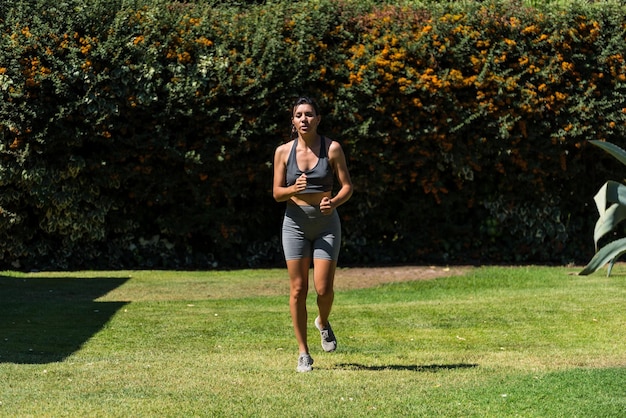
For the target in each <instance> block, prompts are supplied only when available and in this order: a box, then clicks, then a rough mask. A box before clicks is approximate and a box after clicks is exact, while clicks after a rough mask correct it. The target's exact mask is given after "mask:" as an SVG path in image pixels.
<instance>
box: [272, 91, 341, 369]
mask: <svg viewBox="0 0 626 418" xmlns="http://www.w3.org/2000/svg"><path fill="white" fill-rule="evenodd" d="M320 121H321V115H320V112H319V108H318V106H317V104H316V103H315V101H314V100H313V99H311V98H307V97H302V98H300V99H298V100H297V101H296V103H295V104H294V106H293V110H292V119H291V122H292V137H293V139H292V140H291V141H289V142H288V143H286V144H283V145H280V146H279V147H278V148H277V149H276V152H275V155H274V182H273V195H274V199H276V201H277V202H287V208H286V210H285V217H284V219H283V226H282V244H283V250H284V253H285V260H286V263H287V272H288V274H289V281H290V295H289V309H290V312H291V319H292V322H293V327H294V332H295V335H296V340H297V342H298V347H299V350H300V355H299V357H298V366H297V368H296V370H297V371H299V372H308V371H311V370H312V365H313V359H312V358H311V355H310V354H309V346H308V344H307V308H306V299H307V294H308V290H309V269H310V267H311V261H312V262H313V283H314V286H315V291H316V293H317V307H318V316H317V318H315V321H314V324H315V327H316V328H317V329H318V330H319V331H320V336H321V340H322V348H323V349H324V351H327V352H330V351H334V350H335V349H336V348H337V339H336V338H335V334H334V333H333V329H332V328H331V326H330V322H328V317H329V315H330V311H331V308H332V305H333V299H334V290H333V284H334V279H335V269H336V267H337V259H338V257H339V246H340V244H341V223H340V220H339V215H338V214H337V211H336V208H337V207H339V206H341V205H342V204H344V203H345V202H347V201H348V199H350V196H352V181H351V180H350V174H349V172H348V167H347V164H346V157H345V155H344V152H343V149H342V148H341V145H339V143H338V142H336V141H333V140H332V139H330V138H327V137H324V136H322V135H320V134H319V133H318V132H317V127H318V125H319V123H320ZM335 179H337V180H338V183H339V187H338V188H337V193H336V194H335V195H334V196H333V190H334V189H333V182H334V180H335Z"/></svg>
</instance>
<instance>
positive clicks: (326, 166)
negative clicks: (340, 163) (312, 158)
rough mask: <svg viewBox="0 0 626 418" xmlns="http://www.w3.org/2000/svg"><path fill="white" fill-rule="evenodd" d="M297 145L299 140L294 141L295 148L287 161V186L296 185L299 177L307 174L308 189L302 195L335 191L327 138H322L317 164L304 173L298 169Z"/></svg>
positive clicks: (292, 148)
mask: <svg viewBox="0 0 626 418" xmlns="http://www.w3.org/2000/svg"><path fill="white" fill-rule="evenodd" d="M297 145H298V140H297V139H296V140H294V141H293V146H292V147H291V152H290V153H289V158H288V159H287V186H291V185H293V184H295V183H296V180H297V179H298V177H300V176H301V175H302V173H304V174H306V189H304V191H302V192H300V193H319V192H330V191H331V190H332V189H333V180H334V173H333V170H332V168H331V166H330V162H329V161H328V155H327V153H326V141H325V138H324V137H323V136H322V137H321V142H320V155H319V158H318V160H317V164H316V165H315V167H313V168H312V169H310V170H308V171H302V170H300V168H298V162H297V161H296V148H297Z"/></svg>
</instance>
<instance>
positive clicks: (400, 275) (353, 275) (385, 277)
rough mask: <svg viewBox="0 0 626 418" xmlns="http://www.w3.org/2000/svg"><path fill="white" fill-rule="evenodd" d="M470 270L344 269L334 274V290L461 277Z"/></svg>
mask: <svg viewBox="0 0 626 418" xmlns="http://www.w3.org/2000/svg"><path fill="white" fill-rule="evenodd" d="M471 269H472V267H471V266H454V267H440V266H400V267H395V266H394V267H350V268H348V267H344V268H338V269H337V272H336V273H335V289H336V290H350V289H364V288H368V287H374V286H377V285H380V284H384V283H396V282H407V281H414V280H428V279H436V278H439V277H449V276H461V275H464V274H466V273H467V272H468V271H470V270H471Z"/></svg>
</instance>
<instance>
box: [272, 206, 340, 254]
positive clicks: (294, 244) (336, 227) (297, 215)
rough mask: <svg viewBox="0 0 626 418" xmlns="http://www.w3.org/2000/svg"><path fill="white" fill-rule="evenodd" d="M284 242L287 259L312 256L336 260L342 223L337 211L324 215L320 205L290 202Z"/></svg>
mask: <svg viewBox="0 0 626 418" xmlns="http://www.w3.org/2000/svg"><path fill="white" fill-rule="evenodd" d="M282 241H283V251H284V253H285V260H298V259H301V258H309V257H313V258H314V259H315V258H317V259H323V260H333V261H337V259H338V258H339V246H340V245H341V221H340V220H339V215H338V214H337V210H334V211H333V213H331V214H330V215H324V214H322V212H320V208H319V206H298V205H295V204H293V203H288V204H287V209H286V210H285V217H284V219H283V232H282Z"/></svg>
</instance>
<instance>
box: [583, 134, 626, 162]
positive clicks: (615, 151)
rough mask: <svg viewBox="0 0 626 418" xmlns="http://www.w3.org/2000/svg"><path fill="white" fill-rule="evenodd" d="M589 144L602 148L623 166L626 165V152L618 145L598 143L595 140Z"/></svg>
mask: <svg viewBox="0 0 626 418" xmlns="http://www.w3.org/2000/svg"><path fill="white" fill-rule="evenodd" d="M589 142H590V143H592V144H593V145H595V146H596V147H599V148H602V149H603V150H605V151H606V152H608V153H609V154H611V155H612V156H613V157H615V158H617V159H618V160H619V161H620V162H621V163H622V164H624V165H626V151H624V150H623V149H621V148H620V147H618V146H617V145H615V144H612V143H610V142H605V141H598V140H593V141H589Z"/></svg>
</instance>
